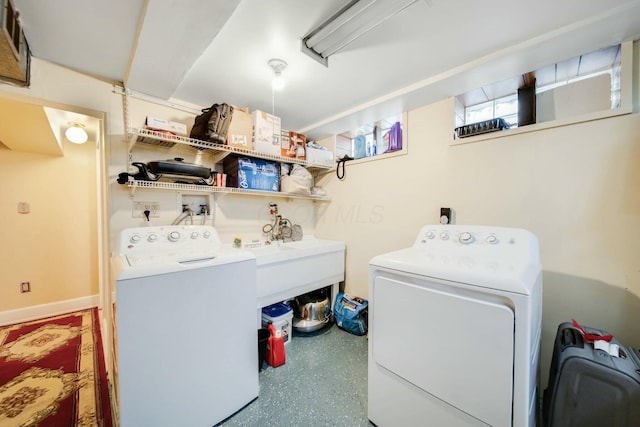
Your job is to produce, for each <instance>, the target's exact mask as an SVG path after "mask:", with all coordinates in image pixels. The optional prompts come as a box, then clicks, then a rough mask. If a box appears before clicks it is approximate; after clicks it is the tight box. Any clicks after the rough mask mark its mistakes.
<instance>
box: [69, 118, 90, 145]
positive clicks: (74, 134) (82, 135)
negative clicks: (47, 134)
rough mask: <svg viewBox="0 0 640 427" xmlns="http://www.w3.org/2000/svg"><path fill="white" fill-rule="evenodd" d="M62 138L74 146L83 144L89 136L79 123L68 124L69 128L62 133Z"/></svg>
mask: <svg viewBox="0 0 640 427" xmlns="http://www.w3.org/2000/svg"><path fill="white" fill-rule="evenodd" d="M64 136H65V137H66V138H67V139H68V140H69V141H71V142H73V143H74V144H84V143H85V142H87V139H88V138H89V136H88V135H87V131H86V130H84V125H82V124H80V123H69V127H68V128H67V130H66V131H65V132H64Z"/></svg>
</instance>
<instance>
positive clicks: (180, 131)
mask: <svg viewBox="0 0 640 427" xmlns="http://www.w3.org/2000/svg"><path fill="white" fill-rule="evenodd" d="M144 124H145V126H146V127H147V128H148V129H152V130H157V131H165V132H171V133H173V134H176V135H179V136H187V125H186V124H184V123H178V122H172V121H169V120H164V119H159V118H157V117H151V116H147V119H146V120H145V122H144Z"/></svg>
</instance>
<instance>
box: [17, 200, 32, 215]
mask: <svg viewBox="0 0 640 427" xmlns="http://www.w3.org/2000/svg"><path fill="white" fill-rule="evenodd" d="M30 211H31V207H30V206H29V203H27V202H18V213H21V214H28V213H29V212H30Z"/></svg>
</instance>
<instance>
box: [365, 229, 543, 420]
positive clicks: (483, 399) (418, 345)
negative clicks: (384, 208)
mask: <svg viewBox="0 0 640 427" xmlns="http://www.w3.org/2000/svg"><path fill="white" fill-rule="evenodd" d="M541 318H542V268H541V265H540V260H539V249H538V241H537V238H536V237H535V236H534V235H533V234H531V233H530V232H528V231H526V230H521V229H510V228H499V227H485V226H458V225H433V226H425V227H423V228H422V229H421V231H420V233H419V234H418V237H417V239H416V241H415V243H414V245H413V246H412V247H410V248H406V249H402V250H399V251H395V252H391V253H387V254H384V255H379V256H376V257H374V258H373V259H372V260H371V261H370V264H369V327H370V329H369V401H368V416H369V420H370V421H371V422H373V423H374V424H376V425H377V426H378V427H387V426H394V427H395V426H417V425H431V426H447V427H455V426H487V425H490V426H517V427H525V426H534V425H535V422H536V412H537V406H538V405H537V394H538V393H537V375H538V360H539V351H540V333H541Z"/></svg>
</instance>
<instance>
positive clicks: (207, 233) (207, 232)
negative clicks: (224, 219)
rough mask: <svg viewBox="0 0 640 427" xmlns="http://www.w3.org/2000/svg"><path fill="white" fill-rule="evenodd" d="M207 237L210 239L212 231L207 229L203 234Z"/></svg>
mask: <svg viewBox="0 0 640 427" xmlns="http://www.w3.org/2000/svg"><path fill="white" fill-rule="evenodd" d="M202 235H203V236H204V238H205V239H208V238H209V237H211V232H210V231H205V232H204V233H203V234H202Z"/></svg>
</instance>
